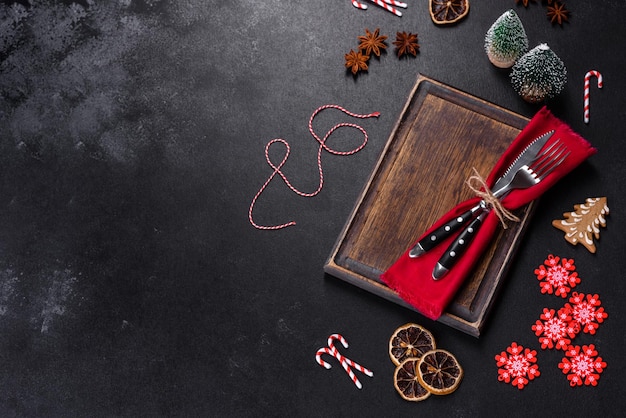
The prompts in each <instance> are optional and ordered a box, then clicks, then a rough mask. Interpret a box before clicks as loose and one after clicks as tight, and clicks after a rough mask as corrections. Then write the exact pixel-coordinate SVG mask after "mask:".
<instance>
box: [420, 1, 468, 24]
mask: <svg viewBox="0 0 626 418" xmlns="http://www.w3.org/2000/svg"><path fill="white" fill-rule="evenodd" d="M428 9H429V10H430V17H431V19H432V20H433V22H435V23H436V24H438V25H448V24H450V23H455V22H458V21H459V20H461V19H463V18H464V17H465V16H466V15H467V13H469V0H429V4H428Z"/></svg>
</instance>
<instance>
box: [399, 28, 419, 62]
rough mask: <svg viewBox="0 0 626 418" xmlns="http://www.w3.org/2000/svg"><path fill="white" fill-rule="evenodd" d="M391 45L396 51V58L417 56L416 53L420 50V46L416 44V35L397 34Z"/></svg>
mask: <svg viewBox="0 0 626 418" xmlns="http://www.w3.org/2000/svg"><path fill="white" fill-rule="evenodd" d="M393 44H394V45H395V46H396V49H397V51H398V57H401V56H402V55H406V54H411V55H413V56H417V52H418V51H419V49H420V45H419V44H418V43H417V33H410V32H409V33H406V32H398V33H396V40H395V41H393Z"/></svg>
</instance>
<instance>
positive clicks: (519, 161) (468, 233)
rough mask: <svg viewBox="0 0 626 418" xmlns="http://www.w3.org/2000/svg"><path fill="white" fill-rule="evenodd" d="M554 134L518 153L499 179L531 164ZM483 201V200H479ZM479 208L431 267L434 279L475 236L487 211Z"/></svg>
mask: <svg viewBox="0 0 626 418" xmlns="http://www.w3.org/2000/svg"><path fill="white" fill-rule="evenodd" d="M552 134H554V131H550V132H548V133H546V134H544V135H542V136H540V137H539V138H537V139H536V140H534V141H533V142H531V144H530V145H529V146H527V147H526V148H524V150H523V151H522V152H521V153H520V155H519V156H518V157H517V158H516V159H515V161H513V163H512V164H511V165H510V167H509V168H508V169H507V171H505V174H504V176H502V178H501V179H506V181H507V182H509V181H510V180H511V179H512V177H514V176H515V174H516V173H517V171H518V170H519V169H520V168H521V167H523V166H524V165H531V164H532V163H533V162H534V161H535V160H536V159H537V155H538V154H539V152H540V151H541V149H542V148H543V146H544V145H545V144H546V142H547V141H548V139H550V137H551V136H552ZM499 183H501V184H500V186H502V187H503V186H504V185H505V184H506V183H504V182H500V180H498V181H497V182H496V184H495V185H494V190H500V189H499V188H498V184H499ZM481 203H483V202H481ZM479 206H480V207H481V209H483V210H481V211H480V212H479V215H478V216H477V217H476V218H475V219H474V220H473V221H472V222H471V223H470V224H469V225H468V226H467V228H465V229H464V230H463V232H461V234H459V236H458V238H457V239H456V240H455V241H454V242H453V243H452V244H451V245H450V247H449V248H448V249H447V250H446V251H445V252H444V253H443V255H442V256H441V258H440V259H439V261H438V262H437V264H436V265H435V268H434V269H433V273H432V277H433V279H434V280H440V279H442V278H443V277H444V276H445V275H446V274H447V273H448V271H450V269H451V268H452V267H453V266H454V265H455V264H456V261H457V260H458V259H459V258H461V256H462V255H463V253H464V252H465V250H466V249H467V248H468V247H469V244H470V243H471V242H472V240H473V239H474V237H475V236H476V232H477V231H478V229H479V228H480V226H481V225H482V222H483V220H484V219H485V217H486V216H487V214H488V213H489V211H488V210H486V208H485V206H484V205H479Z"/></svg>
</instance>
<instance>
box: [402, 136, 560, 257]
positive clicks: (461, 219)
mask: <svg viewBox="0 0 626 418" xmlns="http://www.w3.org/2000/svg"><path fill="white" fill-rule="evenodd" d="M553 134H554V131H553V130H552V131H548V132H546V133H545V134H543V135H541V136H539V137H537V138H535V139H533V140H532V142H531V143H530V144H528V145H527V146H526V148H524V149H523V150H522V151H521V152H520V153H519V155H518V156H517V157H516V158H515V160H513V162H512V163H511V164H510V165H509V167H508V168H507V169H506V170H505V171H504V173H503V174H502V176H500V178H499V179H498V180H497V181H496V183H495V184H494V185H493V187H492V190H499V189H500V188H501V187H502V186H504V185H505V184H507V183H508V182H509V181H510V180H511V178H512V177H513V176H514V175H515V173H516V172H517V170H519V168H520V167H522V166H523V165H528V164H530V163H531V162H532V161H533V159H534V158H535V157H536V156H537V154H538V153H539V151H541V149H542V148H543V146H544V145H545V144H546V143H547V142H548V140H549V139H550V138H551V137H552V135H553ZM482 209H483V207H482V206H481V205H480V204H479V205H476V206H474V207H473V208H472V209H470V210H468V211H467V212H465V213H462V214H461V215H459V216H457V217H456V218H454V219H452V220H450V221H449V222H446V223H445V224H444V225H442V226H441V227H440V228H438V229H436V230H434V231H433V232H432V233H430V234H428V235H427V236H426V237H424V238H422V239H421V240H420V241H419V242H418V243H417V244H415V245H414V246H413V248H411V251H409V257H411V258H416V257H419V256H420V255H422V254H424V253H425V252H427V251H430V250H431V249H433V248H434V247H436V246H437V244H439V243H440V242H441V241H443V240H444V239H445V238H447V237H449V236H450V235H451V234H452V233H454V232H456V231H458V230H459V229H460V228H461V227H462V226H463V225H465V224H467V222H469V221H470V220H471V219H473V218H475V217H476V216H478V215H479V214H480V212H481V211H482Z"/></svg>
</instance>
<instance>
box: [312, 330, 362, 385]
mask: <svg viewBox="0 0 626 418" xmlns="http://www.w3.org/2000/svg"><path fill="white" fill-rule="evenodd" d="M334 339H339V340H340V341H341V343H342V344H343V346H344V347H345V348H348V342H347V341H346V340H345V339H344V338H343V337H342V336H341V335H339V334H332V335H331V336H330V337H328V347H322V348H320V349H319V350H317V353H316V354H315V360H316V361H317V363H318V364H319V365H320V366H322V367H324V368H326V369H330V368H331V365H330V364H329V363H327V362H326V361H324V360H323V359H322V355H323V354H328V355H330V356H333V357H335V358H336V359H337V360H338V361H339V362H340V363H341V366H342V367H343V369H344V370H345V371H346V373H348V376H349V377H350V380H352V382H353V383H354V384H355V385H356V387H357V388H358V389H362V388H363V385H362V384H361V382H360V381H359V379H358V378H357V377H356V375H355V374H354V372H353V371H352V368H351V367H350V366H352V367H354V368H355V369H357V370H358V371H360V372H361V373H364V374H365V375H367V376H369V377H373V376H374V373H372V371H371V370H369V369H367V368H365V367H363V366H361V365H360V364H358V363H355V362H354V361H352V360H350V359H349V358H346V357H344V356H342V355H341V354H339V352H338V351H337V348H336V347H335V346H334V345H333V340H334Z"/></svg>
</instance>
